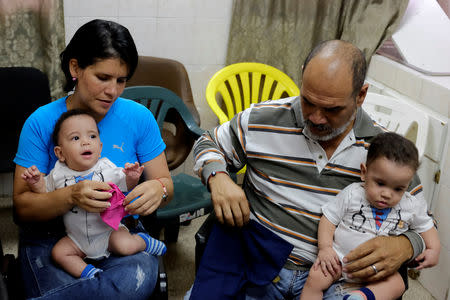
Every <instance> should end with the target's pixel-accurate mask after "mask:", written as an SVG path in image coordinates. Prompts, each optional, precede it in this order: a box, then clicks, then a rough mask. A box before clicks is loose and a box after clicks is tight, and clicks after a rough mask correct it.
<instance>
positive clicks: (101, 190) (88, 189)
mask: <svg viewBox="0 0 450 300" xmlns="http://www.w3.org/2000/svg"><path fill="white" fill-rule="evenodd" d="M110 189H111V186H110V185H109V184H107V183H106V182H99V181H91V180H83V181H80V182H78V183H77V184H74V185H72V186H71V201H72V204H73V205H76V206H78V207H81V208H82V209H84V210H86V211H88V212H97V213H100V212H102V211H104V210H105V209H107V208H108V207H110V206H111V204H110V203H109V201H107V200H108V199H109V198H111V196H112V195H111V194H110V193H108V192H106V191H109V190H110Z"/></svg>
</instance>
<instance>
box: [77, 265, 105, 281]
mask: <svg viewBox="0 0 450 300" xmlns="http://www.w3.org/2000/svg"><path fill="white" fill-rule="evenodd" d="M98 272H103V270H102V269H97V268H96V267H94V266H93V265H91V264H89V265H87V266H86V268H84V270H83V272H81V276H80V278H93V277H94V276H95V274H97V273H98Z"/></svg>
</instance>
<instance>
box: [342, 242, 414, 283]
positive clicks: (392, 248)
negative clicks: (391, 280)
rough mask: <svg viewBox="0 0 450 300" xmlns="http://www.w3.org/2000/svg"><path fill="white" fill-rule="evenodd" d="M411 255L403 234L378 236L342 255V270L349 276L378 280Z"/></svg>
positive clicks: (396, 268) (398, 266)
mask: <svg viewBox="0 0 450 300" xmlns="http://www.w3.org/2000/svg"><path fill="white" fill-rule="evenodd" d="M412 255H413V249H412V246H411V243H410V242H409V240H408V238H406V237H405V236H403V235H400V236H395V237H394V236H392V237H387V236H380V237H376V238H373V239H371V240H369V241H367V242H365V243H363V244H361V245H359V246H358V247H356V248H355V249H353V250H352V251H350V253H349V254H347V255H346V256H345V257H344V263H346V264H345V265H344V267H343V270H342V271H343V272H345V273H347V274H348V276H349V278H360V279H362V280H364V281H378V280H380V279H383V278H385V277H387V276H389V275H391V274H393V273H394V272H396V271H397V270H398V269H399V268H400V266H401V265H402V264H403V263H404V262H405V261H407V260H408V259H410V258H411V257H412ZM372 266H375V268H374V267H372ZM375 270H376V271H375Z"/></svg>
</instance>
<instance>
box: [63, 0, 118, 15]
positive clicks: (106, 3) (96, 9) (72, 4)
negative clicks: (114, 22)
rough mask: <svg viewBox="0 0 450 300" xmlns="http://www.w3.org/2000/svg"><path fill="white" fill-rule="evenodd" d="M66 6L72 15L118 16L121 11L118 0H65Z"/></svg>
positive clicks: (65, 9) (66, 9)
mask: <svg viewBox="0 0 450 300" xmlns="http://www.w3.org/2000/svg"><path fill="white" fill-rule="evenodd" d="M64 6H65V8H64V12H66V11H67V12H68V13H69V15H70V16H79V17H82V16H86V17H88V16H89V17H90V16H106V17H108V16H109V17H111V16H112V17H117V16H118V13H119V2H118V0H95V1H92V0H65V1H64Z"/></svg>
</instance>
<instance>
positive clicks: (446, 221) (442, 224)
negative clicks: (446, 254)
mask: <svg viewBox="0 0 450 300" xmlns="http://www.w3.org/2000/svg"><path fill="white" fill-rule="evenodd" d="M448 195H450V188H448V187H446V186H443V185H441V186H440V189H439V195H438V198H437V203H436V204H435V211H434V217H435V218H436V221H437V222H438V232H439V236H440V239H441V244H442V245H443V246H445V247H447V248H450V234H449V232H450V209H449V207H450V198H449V197H448Z"/></svg>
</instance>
